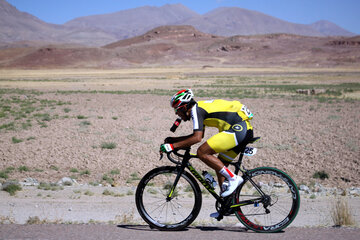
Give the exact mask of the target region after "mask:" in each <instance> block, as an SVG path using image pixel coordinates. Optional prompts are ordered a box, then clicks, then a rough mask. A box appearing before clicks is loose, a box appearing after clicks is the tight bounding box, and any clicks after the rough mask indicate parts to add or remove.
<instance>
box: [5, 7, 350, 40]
mask: <svg viewBox="0 0 360 240" xmlns="http://www.w3.org/2000/svg"><path fill="white" fill-rule="evenodd" d="M139 16H141V17H139ZM0 23H1V28H0V47H1V46H2V47H4V46H5V47H9V46H12V45H13V44H14V43H16V44H15V45H19V44H20V45H21V44H25V45H34V44H39V42H40V43H57V44H58V43H63V44H64V43H66V44H72V45H74V44H77V45H85V46H103V45H107V44H110V43H113V42H116V41H118V40H122V39H128V38H132V37H135V36H139V35H141V34H144V33H146V32H147V31H150V30H151V29H153V28H156V27H159V26H166V25H191V26H193V27H195V28H196V29H197V30H199V31H200V32H203V33H206V34H211V35H217V36H234V35H245V36H246V35H261V34H273V33H286V34H294V35H303V36H354V35H355V34H353V33H351V32H349V31H347V30H345V29H343V28H341V27H339V26H337V25H336V24H334V23H331V22H328V21H318V22H316V23H313V24H309V25H306V24H296V23H290V22H287V21H284V20H281V19H278V18H275V17H272V16H269V15H266V14H263V13H260V12H256V11H250V10H246V9H242V8H238V7H222V8H217V9H214V10H213V11H210V12H208V13H206V14H203V15H201V14H198V13H196V12H194V11H192V10H190V9H189V8H187V7H186V6H183V5H181V4H167V5H164V6H162V7H151V6H144V7H139V8H134V9H129V10H123V11H118V12H114V13H109V14H103V15H92V16H86V17H79V18H75V19H73V20H71V21H69V22H67V23H65V24H62V25H58V24H49V23H46V22H44V21H42V20H40V19H39V18H37V17H35V16H33V15H31V14H29V13H26V12H21V11H19V10H17V9H16V8H15V7H14V6H12V5H11V4H9V3H8V2H7V1H5V0H0Z"/></svg>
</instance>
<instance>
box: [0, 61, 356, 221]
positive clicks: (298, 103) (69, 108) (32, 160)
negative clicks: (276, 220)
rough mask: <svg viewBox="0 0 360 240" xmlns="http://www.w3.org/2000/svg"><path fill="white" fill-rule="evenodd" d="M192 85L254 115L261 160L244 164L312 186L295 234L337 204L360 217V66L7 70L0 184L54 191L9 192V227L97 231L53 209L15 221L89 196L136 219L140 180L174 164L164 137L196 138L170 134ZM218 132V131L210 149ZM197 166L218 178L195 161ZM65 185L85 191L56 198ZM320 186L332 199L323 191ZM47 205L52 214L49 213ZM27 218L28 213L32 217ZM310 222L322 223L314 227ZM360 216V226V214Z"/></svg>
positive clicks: (199, 96) (0, 95) (1, 83)
mask: <svg viewBox="0 0 360 240" xmlns="http://www.w3.org/2000/svg"><path fill="white" fill-rule="evenodd" d="M182 88H192V89H193V91H194V94H195V96H196V100H204V99H214V98H224V99H228V100H239V101H241V102H242V103H244V104H245V105H246V106H247V107H248V108H249V109H250V110H251V111H252V113H253V114H254V119H253V120H252V121H251V123H252V125H253V127H254V134H255V136H260V137H261V140H260V141H259V142H257V143H255V144H254V146H255V147H257V148H258V153H257V155H255V156H253V157H251V158H246V159H245V160H244V166H245V167H246V168H254V167H258V166H272V167H276V168H279V169H281V170H283V171H285V172H287V173H288V174H289V175H290V176H291V177H293V179H294V180H295V181H296V183H297V184H298V185H299V186H300V185H306V186H308V187H309V188H310V191H311V194H310V195H306V196H305V195H304V199H305V200H304V202H303V203H304V208H303V209H302V210H301V211H302V212H300V213H299V219H303V220H302V222H296V221H295V222H294V224H295V225H296V226H307V224H306V222H307V221H308V223H309V225H317V223H315V222H318V223H319V224H320V225H331V224H332V223H331V219H330V214H329V204H330V203H331V201H333V199H334V198H336V197H337V196H340V195H342V196H345V197H348V198H349V201H350V206H351V207H354V208H355V209H359V208H358V206H359V202H360V201H359V197H360V196H359V194H358V193H356V192H355V193H353V194H352V195H350V194H349V193H350V191H352V190H354V189H358V188H359V187H360V167H359V156H360V154H359V153H360V150H359V146H360V128H359V127H360V126H359V117H360V105H359V99H360V71H359V70H358V69H354V68H345V67H343V68H323V69H311V68H285V67H284V68H282V67H273V68H238V67H226V68H225V67H212V66H191V67H162V68H160V67H153V68H128V69H118V70H94V69H92V70H88V69H71V70H67V69H64V70H0V173H1V175H0V182H1V183H2V184H5V183H6V182H8V181H11V180H16V181H19V182H27V183H28V185H36V184H37V183H41V184H40V186H43V187H39V188H37V187H33V186H31V187H26V186H24V187H23V190H22V191H19V192H17V193H16V195H15V196H8V195H9V194H8V193H7V192H4V191H2V192H1V195H0V196H1V200H0V202H1V204H2V205H3V206H2V207H1V209H3V210H2V212H1V213H0V215H1V216H0V217H1V218H2V220H3V222H7V221H8V222H17V223H24V222H26V221H27V220H29V217H34V216H39V217H40V220H41V219H51V221H55V220H54V219H63V220H64V221H73V222H89V221H90V220H89V218H85V219H83V218H81V217H79V218H76V217H75V216H72V217H70V218H69V219H67V218H66V217H63V215H61V214H60V215H61V216H60V215H59V216H56V211H55V213H54V211H50V212H52V213H51V214H53V215H51V214H50V213H49V214H50V215H46V214H41V213H39V212H36V211H35V212H34V214H30V212H31V211H29V209H28V210H26V208H20V209H23V210H21V211H20V213H16V214H18V215H16V214H15V212H16V211H19V210H16V208H14V206H24V205H27V204H26V203H31V204H28V205H29V206H32V205H37V206H42V207H40V208H44V206H47V207H49V208H50V209H57V207H56V204H58V205H61V204H62V203H63V202H68V201H71V202H76V201H78V203H79V202H82V201H83V200H84V198H85V199H87V200H86V201H85V202H87V203H88V204H85V205H84V206H85V207H84V208H85V209H86V206H87V208H88V209H89V210H90V209H91V208H92V207H91V203H92V202H93V203H94V202H95V203H96V206H100V205H101V203H104V202H106V203H104V204H105V205H106V204H107V205H109V207H110V209H111V206H112V205H116V204H115V202H121V204H120V205H124V204H125V205H124V206H125V207H124V208H125V209H132V211H134V212H135V214H136V210H134V208H135V206H134V201H133V192H134V191H135V189H136V186H137V182H138V181H139V178H141V177H142V176H143V175H144V174H145V173H146V172H148V171H149V170H151V169H152V168H154V167H156V166H162V165H170V164H171V163H170V162H168V161H167V160H166V159H165V158H164V159H162V160H161V161H159V146H160V144H161V143H162V142H163V139H164V138H165V137H168V136H175V135H183V134H190V133H191V131H192V125H191V123H190V122H183V123H182V124H181V125H180V127H179V129H178V130H177V132H176V133H175V134H174V133H171V132H170V131H169V128H170V127H171V125H172V123H173V121H174V120H175V118H176V116H175V115H174V112H173V110H172V109H171V108H170V105H169V100H170V97H171V96H172V95H173V94H174V93H175V92H176V91H177V90H179V89H182ZM215 133H216V130H214V129H207V131H206V133H205V137H204V141H205V140H206V139H207V138H209V137H210V136H212V135H213V134H215ZM193 152H196V147H193ZM194 165H195V167H197V168H198V169H201V170H208V171H210V172H211V170H210V169H208V168H207V167H206V166H205V165H204V164H202V163H200V162H196V160H195V161H194ZM63 177H70V178H72V179H74V180H75V181H76V183H74V186H65V188H55V189H52V190H46V189H45V187H44V186H48V185H49V186H55V183H57V182H58V181H59V180H60V179H62V178H63ZM29 182H30V183H29ZM32 183H34V184H32ZM101 186H102V187H101ZM71 187H73V188H74V189H71ZM69 188H70V189H71V190H69ZM77 188H80V190H78V189H77ZM105 188H106V189H110V190H109V191H113V192H115V193H118V194H117V196H118V197H116V194H110V196H106V199H105V200H104V196H102V192H103V190H104V189H105ZM320 188H326V189H328V190H326V193H324V191H322V190H321V189H320ZM87 189H89V190H87ZM99 189H101V190H99ZM111 189H112V190H111ZM329 189H333V191H330V190H329ZM87 191H88V194H85V192H87ZM319 192H323V195H322V196H320V195H319V194H318V193H319ZM90 193H93V194H90ZM119 196H120V197H119ZM69 199H70V200H69ZM44 202H46V204H48V205H42V204H43V203H44ZM44 204H45V203H44ZM74 204H75V203H74ZM126 204H127V205H126ZM120 205H119V206H120ZM209 205H210V207H212V206H213V203H211V204H209ZM209 205H207V206H206V207H207V208H209ZM6 206H7V207H6ZM119 206H118V207H119ZM320 206H321V207H320ZM356 206H357V207H356ZM35 208H36V207H34V208H33V209H35ZM63 208H64V209H68V211H71V210H69V209H70V208H69V207H67V206H65V207H63ZM58 209H61V207H60V208H58ZM210 209H211V208H209V209H208V211H210V212H211V211H212V210H210ZM306 209H307V210H306ZM312 209H313V210H314V209H316V210H314V211H312ZM326 210H328V211H327V213H324V214H325V215H326V217H324V219H323V220H321V221H320V220H319V221H317V219H319V218H321V217H323V215H319V214H320V213H319V211H320V212H326ZM27 211H28V212H29V214H27V215H26V214H24V213H26V212H27ZM42 211H43V210H42ZM129 211H130V210H129ZM306 211H307V213H306ZM11 212H12V213H13V215H11V214H12V213H11ZM79 212H81V211H79ZM104 212H106V211H104ZM19 214H20V216H19ZM79 214H80V213H79ZM129 214H130V215H131V214H132V213H131V211H130V213H129V212H126V211H125V213H124V212H123V215H119V216H118V217H116V216H117V215H115V216H113V217H111V218H110V219H109V218H106V217H105V218H102V217H101V216H102V215H101V214H100V215H97V214H96V213H94V215H93V217H91V219H92V220H93V221H110V220H114V221H115V220H116V219H119V218H121V221H123V220H124V219H123V218H124V217H125V218H126V217H129ZM207 214H208V213H207V212H206V213H205V215H207ZM302 214H312V216H314V217H315V218H313V220H308V218H307V217H304V218H302V217H301V216H302ZM353 214H354V217H355V219H356V221H357V222H359V213H358V212H356V211H354V212H353ZM15 216H18V217H17V218H16V217H15ZM96 216H99V219H96ZM207 216H208V215H207ZM303 216H305V215H303ZM307 216H308V215H307ZM11 217H13V218H11ZM71 219H72V220H71ZM134 219H136V217H134ZM199 221H202V220H201V219H200V220H199ZM204 221H205V220H204ZM299 221H300V220H299ZM125 222H126V220H125Z"/></svg>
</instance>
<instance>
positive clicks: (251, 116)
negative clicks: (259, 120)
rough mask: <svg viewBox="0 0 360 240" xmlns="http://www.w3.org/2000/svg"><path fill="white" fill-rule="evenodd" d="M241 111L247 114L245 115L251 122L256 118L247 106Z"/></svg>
mask: <svg viewBox="0 0 360 240" xmlns="http://www.w3.org/2000/svg"><path fill="white" fill-rule="evenodd" d="M241 111H242V112H243V113H245V115H246V116H247V117H248V118H249V119H250V120H251V119H252V118H253V117H254V115H253V114H252V113H251V112H250V110H249V109H248V108H247V107H246V106H245V105H243V106H242V108H241Z"/></svg>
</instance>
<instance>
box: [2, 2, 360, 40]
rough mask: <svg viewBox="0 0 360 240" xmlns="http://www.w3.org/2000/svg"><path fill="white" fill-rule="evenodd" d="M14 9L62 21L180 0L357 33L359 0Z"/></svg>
mask: <svg viewBox="0 0 360 240" xmlns="http://www.w3.org/2000/svg"><path fill="white" fill-rule="evenodd" d="M7 1H8V2H9V3H10V4H12V5H13V6H15V7H16V8H17V9H18V10H20V11H24V12H28V13H30V14H32V15H35V16H36V17H38V18H40V19H41V20H43V21H45V22H48V23H57V24H63V23H65V22H67V21H69V20H71V19H73V18H76V17H81V16H88V15H94V14H104V13H112V12H117V11H120V10H125V9H130V8H136V7H141V6H146V5H147V6H163V5H165V4H175V3H181V4H183V5H184V6H186V7H188V8H190V9H191V10H193V11H195V12H197V13H200V14H204V13H206V12H209V11H211V10H213V9H215V8H218V7H223V6H227V7H240V8H245V9H250V10H255V11H259V12H262V13H265V14H268V15H270V16H273V17H277V18H280V19H282V20H286V21H289V22H293V23H302V24H310V23H313V22H316V21H318V20H328V21H331V22H333V23H335V24H337V25H339V26H340V27H342V28H345V29H346V30H348V31H351V32H353V33H356V34H360V0H174V1H165V0H7Z"/></svg>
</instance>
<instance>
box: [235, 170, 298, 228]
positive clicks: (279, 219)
mask: <svg viewBox="0 0 360 240" xmlns="http://www.w3.org/2000/svg"><path fill="white" fill-rule="evenodd" d="M249 175H250V179H247V180H246V181H245V182H244V183H243V184H242V185H241V186H240V187H239V188H238V189H237V190H236V193H235V196H234V204H239V205H241V202H243V201H246V200H253V201H255V202H253V203H252V204H248V205H244V206H240V207H238V208H237V210H236V211H235V214H236V216H237V218H238V219H239V220H240V221H241V222H242V223H243V224H244V225H245V226H246V227H248V228H249V229H251V230H253V231H256V232H278V231H281V230H282V229H284V228H286V227H287V226H288V225H289V224H290V223H291V222H292V221H293V220H294V219H295V217H296V215H297V213H298V210H299V208H300V194H299V191H298V188H297V186H296V184H295V182H294V181H293V180H292V179H291V178H290V177H289V176H288V175H287V174H286V173H284V172H282V171H280V170H278V169H275V168H269V167H261V168H256V169H253V170H250V171H249ZM251 181H253V182H254V183H255V184H256V185H257V186H259V188H260V190H258V189H256V187H254V185H253V184H252V183H251ZM261 192H262V193H264V194H265V195H263V194H262V193H261ZM256 199H258V200H256Z"/></svg>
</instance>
